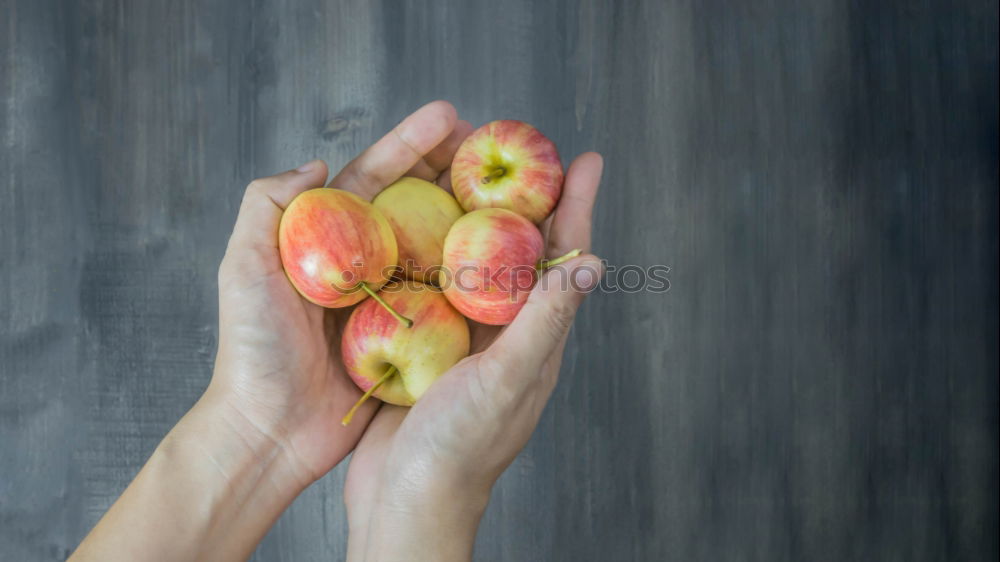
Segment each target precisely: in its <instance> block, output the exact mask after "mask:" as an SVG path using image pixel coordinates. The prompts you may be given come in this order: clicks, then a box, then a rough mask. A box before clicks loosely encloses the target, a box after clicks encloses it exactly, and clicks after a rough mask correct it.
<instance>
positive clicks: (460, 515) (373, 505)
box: [344, 153, 602, 560]
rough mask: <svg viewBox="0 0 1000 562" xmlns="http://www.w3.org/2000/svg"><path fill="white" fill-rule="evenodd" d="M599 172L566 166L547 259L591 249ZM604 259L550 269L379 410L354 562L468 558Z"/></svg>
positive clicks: (356, 465)
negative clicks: (405, 397) (517, 303)
mask: <svg viewBox="0 0 1000 562" xmlns="http://www.w3.org/2000/svg"><path fill="white" fill-rule="evenodd" d="M601 170H602V160H601V157H600V156H599V155H597V154H594V153H588V154H584V155H581V156H580V157H578V158H577V159H576V160H575V161H574V162H573V163H572V164H571V165H570V167H569V170H568V172H567V175H566V180H565V185H564V188H563V193H562V197H561V198H560V201H559V205H558V207H557V208H556V211H555V213H554V215H553V216H552V217H550V219H549V221H547V223H546V224H545V225H543V231H546V230H547V250H546V256H547V257H549V258H553V257H557V256H561V255H563V254H565V253H567V252H569V251H570V250H573V249H576V248H580V249H583V250H584V251H587V250H588V249H589V247H590V225H591V211H592V208H593V203H594V198H595V196H596V193H597V188H598V184H599V181H600V176H601ZM600 273H601V264H600V262H599V261H598V260H597V258H596V257H594V256H592V255H583V256H580V257H578V258H575V259H573V260H571V261H570V262H567V263H565V264H563V265H561V266H556V267H554V268H553V269H552V270H549V271H548V272H546V273H545V276H544V277H543V278H542V279H541V280H540V281H539V282H538V284H537V285H536V287H535V288H534V290H533V291H532V293H531V296H530V298H529V299H528V301H527V303H526V304H525V306H524V308H522V310H521V311H520V312H519V313H518V315H517V317H516V318H515V319H514V321H513V322H512V323H511V324H510V325H509V326H507V327H506V328H505V329H503V330H502V331H500V330H499V329H498V328H496V327H492V326H484V325H478V324H473V325H472V326H471V327H472V342H473V349H472V351H473V355H471V356H470V357H468V358H467V359H465V360H463V361H462V362H460V363H459V364H458V365H456V366H455V367H453V368H452V369H451V370H449V371H448V372H447V373H446V374H445V375H443V376H442V377H441V378H440V379H438V380H437V381H435V383H434V384H433V385H432V386H431V387H430V389H428V390H427V392H426V393H425V394H424V395H423V396H422V397H421V398H420V401H419V402H417V404H416V405H415V406H413V407H412V408H403V407H399V406H392V405H389V404H382V405H381V407H380V408H379V410H378V413H377V414H376V415H375V417H374V419H373V420H372V421H371V423H370V424H369V426H368V428H367V430H366V431H365V434H364V436H363V437H362V439H361V441H360V443H359V444H358V446H357V448H356V449H355V451H354V455H353V456H352V458H351V464H350V468H349V470H348V475H347V482H346V485H345V491H344V496H345V502H346V504H347V510H348V519H349V522H350V526H351V536H350V544H349V553H348V558H349V559H350V560H363V559H371V560H397V559H400V560H403V559H418V560H420V559H435V560H451V559H456V560H460V559H468V558H469V557H470V556H471V549H472V542H473V539H474V536H475V529H476V527H477V526H478V521H479V518H480V517H481V515H482V513H483V510H484V509H485V507H486V503H487V501H488V499H489V494H490V489H491V488H492V486H493V483H494V482H495V481H496V479H497V478H498V477H499V476H500V474H501V473H502V472H503V470H504V469H505V468H506V467H507V466H508V465H509V464H510V463H511V461H513V459H514V457H515V456H516V455H517V454H518V452H520V450H521V449H522V448H523V447H524V445H525V444H526V443H527V441H528V438H529V437H530V436H531V433H532V432H533V431H534V428H535V426H536V425H537V423H538V418H539V416H540V415H541V412H542V409H543V408H544V406H545V404H546V402H547V401H548V398H549V396H550V395H551V393H552V390H553V388H554V387H555V384H556V380H557V378H558V374H559V366H560V364H561V361H562V352H563V347H564V345H565V342H566V336H567V334H568V332H569V328H570V325H571V324H572V322H573V319H574V316H575V313H576V309H577V307H578V306H579V304H580V303H581V302H582V300H583V298H584V296H585V295H586V293H587V292H589V290H591V289H592V288H593V287H595V286H596V285H597V283H598V280H599V276H600Z"/></svg>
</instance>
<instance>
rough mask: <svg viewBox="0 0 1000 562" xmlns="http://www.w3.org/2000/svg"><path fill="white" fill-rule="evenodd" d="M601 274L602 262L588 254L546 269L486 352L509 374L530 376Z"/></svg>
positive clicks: (557, 342) (556, 344)
mask: <svg viewBox="0 0 1000 562" xmlns="http://www.w3.org/2000/svg"><path fill="white" fill-rule="evenodd" d="M600 275H601V262H600V261H599V260H598V259H597V258H596V257H595V256H592V255H589V254H587V255H583V256H580V257H578V258H574V259H572V260H570V261H568V262H566V263H564V264H561V265H557V266H554V267H553V268H552V269H550V270H548V271H547V272H546V273H545V275H543V276H542V278H541V279H539V280H538V283H537V284H536V285H535V288H534V289H532V291H531V295H530V296H529V297H528V300H527V302H525V304H524V307H523V308H522V309H521V311H520V312H518V313H517V316H516V317H515V318H514V321H513V322H511V323H510V325H509V326H507V328H506V329H505V330H504V331H503V333H501V334H500V336H499V337H498V338H497V340H496V342H495V343H494V344H493V345H492V346H491V347H490V349H489V350H488V351H487V353H488V354H490V355H492V356H493V358H494V359H495V360H496V361H498V362H500V363H501V364H503V365H505V366H506V367H507V369H505V372H507V373H509V374H510V376H513V377H522V376H530V377H533V376H534V375H535V374H537V373H538V372H539V370H540V369H541V367H542V365H543V364H544V363H545V361H546V360H547V359H548V358H549V356H550V355H552V353H553V352H554V351H555V350H556V349H557V348H558V347H559V345H560V344H561V343H562V341H563V339H564V338H565V337H566V334H568V333H569V329H570V326H571V325H572V324H573V319H574V318H575V317H576V310H577V308H578V307H579V306H580V303H582V302H583V299H584V298H585V297H586V296H587V294H588V293H590V292H591V291H592V290H594V288H595V287H597V284H598V281H599V280H600Z"/></svg>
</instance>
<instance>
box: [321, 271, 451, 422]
mask: <svg viewBox="0 0 1000 562" xmlns="http://www.w3.org/2000/svg"><path fill="white" fill-rule="evenodd" d="M379 295H380V296H381V298H382V299H383V300H384V301H385V302H386V303H387V304H389V305H390V306H391V307H392V308H394V309H395V310H397V311H398V312H399V313H401V314H405V315H406V316H408V317H410V318H412V319H413V321H414V322H413V327H412V328H409V329H405V328H402V327H401V326H400V325H399V323H398V322H396V321H394V320H393V317H392V315H391V314H389V313H388V312H387V311H386V310H385V309H384V308H382V307H379V306H378V305H377V304H376V303H374V302H372V301H368V302H364V303H361V304H360V305H359V306H358V307H357V308H355V309H354V312H352V313H351V317H350V318H349V319H348V320H347V325H346V326H345V327H344V333H343V336H342V339H341V345H340V349H341V355H342V358H343V360H344V366H345V367H346V368H347V373H348V374H349V375H350V377H351V379H352V380H353V381H354V383H355V384H356V385H358V388H360V389H362V390H364V391H365V394H364V395H363V396H362V397H361V399H360V400H358V402H357V403H356V404H355V405H354V407H352V408H351V410H350V411H349V412H348V413H347V415H345V416H344V419H343V420H342V423H343V424H344V425H347V424H348V423H350V421H351V418H352V417H353V416H354V412H355V411H357V409H358V407H359V406H360V405H361V404H363V403H364V402H365V400H367V399H368V398H369V397H371V396H374V397H376V398H378V399H380V400H382V401H384V402H389V403H390V404H397V405H400V406H412V405H413V404H414V403H416V401H417V400H419V399H420V397H421V396H422V395H423V394H424V392H425V391H426V390H427V389H428V388H429V387H430V386H431V383H433V382H434V381H435V380H437V378H438V377H440V376H441V375H442V374H444V372H445V371H447V370H448V369H450V368H451V367H452V366H453V365H455V363H458V362H459V361H461V360H462V359H463V358H464V357H465V356H467V355H468V354H469V325H468V324H467V323H466V321H465V318H463V317H462V315H461V314H459V313H458V311H457V310H455V309H454V308H452V306H451V305H450V304H448V300H447V299H446V298H445V297H444V295H442V294H441V291H440V290H439V289H437V288H436V287H434V286H433V285H426V284H423V283H420V282H417V281H411V280H405V281H402V282H397V283H391V284H389V285H386V286H385V288H383V289H382V291H381V292H380V293H379Z"/></svg>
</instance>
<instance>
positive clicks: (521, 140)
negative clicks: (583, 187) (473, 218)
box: [451, 119, 563, 224]
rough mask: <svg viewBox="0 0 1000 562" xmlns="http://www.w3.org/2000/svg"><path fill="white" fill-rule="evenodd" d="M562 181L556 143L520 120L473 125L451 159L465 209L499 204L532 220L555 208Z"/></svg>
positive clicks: (454, 181)
mask: <svg viewBox="0 0 1000 562" xmlns="http://www.w3.org/2000/svg"><path fill="white" fill-rule="evenodd" d="M562 183H563V169H562V163H561V162H560V161H559V152H558V151H556V145H555V144H553V143H552V141H550V140H549V139H548V138H546V137H545V135H543V134H542V133H540V132H538V129H536V128H534V127H532V126H531V125H529V124H527V123H524V122H522V121H514V120H510V119H508V120H503V121H493V122H490V123H487V124H485V125H483V126H482V127H480V128H478V129H476V130H475V131H473V132H472V134H471V135H469V137H468V138H466V139H465V141H464V142H463V143H462V145H461V146H459V148H458V152H456V153H455V159H454V160H453V161H452V163H451V188H452V190H453V191H454V192H455V197H456V198H457V199H458V202H459V203H461V204H462V207H463V208H464V209H465V210H466V211H475V210H477V209H488V208H492V207H499V208H501V209H507V210H510V211H514V212H515V213H517V214H519V215H521V216H522V217H525V218H527V219H528V220H530V221H531V222H533V223H535V224H539V223H541V222H542V221H543V220H545V217H547V216H549V213H551V212H552V209H554V208H555V206H556V203H557V202H558V201H559V194H560V193H561V192H562Z"/></svg>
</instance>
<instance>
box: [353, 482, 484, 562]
mask: <svg viewBox="0 0 1000 562" xmlns="http://www.w3.org/2000/svg"><path fill="white" fill-rule="evenodd" d="M489 497H490V488H489V487H483V486H480V485H474V486H467V485H464V483H458V482H456V481H452V480H447V479H443V478H433V479H429V480H424V481H421V482H419V483H406V482H405V481H402V480H397V481H395V482H387V483H386V485H385V486H384V487H383V488H382V489H381V491H380V493H379V494H378V497H377V499H376V501H375V502H374V505H373V506H372V509H371V514H370V517H369V518H368V521H367V522H366V524H364V525H358V526H355V525H353V524H352V528H351V536H350V541H351V542H360V543H361V544H364V545H365V549H364V550H365V552H366V555H365V557H364V558H365V559H371V560H440V561H451V560H470V559H471V557H472V549H473V545H474V543H475V538H476V531H477V529H478V528H479V522H480V520H481V519H482V517H483V513H484V512H485V511H486V506H487V503H488V502H489Z"/></svg>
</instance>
